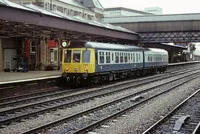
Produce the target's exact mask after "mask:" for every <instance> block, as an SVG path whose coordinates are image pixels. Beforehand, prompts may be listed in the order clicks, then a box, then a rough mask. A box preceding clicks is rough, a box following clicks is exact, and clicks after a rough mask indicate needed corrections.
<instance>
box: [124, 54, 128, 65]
mask: <svg viewBox="0 0 200 134" xmlns="http://www.w3.org/2000/svg"><path fill="white" fill-rule="evenodd" d="M124 59H125V60H124V61H125V63H127V62H128V57H127V53H124Z"/></svg>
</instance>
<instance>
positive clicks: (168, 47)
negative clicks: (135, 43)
mask: <svg viewBox="0 0 200 134" xmlns="http://www.w3.org/2000/svg"><path fill="white" fill-rule="evenodd" d="M142 47H145V48H146V47H147V48H149V47H152V48H161V49H165V50H168V51H182V50H187V47H184V46H181V45H172V44H169V43H154V44H153V43H152V44H150V43H149V44H143V45H142Z"/></svg>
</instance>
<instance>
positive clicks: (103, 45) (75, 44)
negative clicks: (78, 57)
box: [68, 41, 144, 50]
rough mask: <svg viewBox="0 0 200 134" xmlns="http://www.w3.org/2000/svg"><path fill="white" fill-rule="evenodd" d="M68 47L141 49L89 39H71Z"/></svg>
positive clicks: (140, 48)
mask: <svg viewBox="0 0 200 134" xmlns="http://www.w3.org/2000/svg"><path fill="white" fill-rule="evenodd" d="M68 48H95V49H113V50H143V49H144V48H142V47H137V46H130V45H120V44H111V43H100V42H90V41H71V43H70V46H69V47H68Z"/></svg>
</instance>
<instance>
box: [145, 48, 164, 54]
mask: <svg viewBox="0 0 200 134" xmlns="http://www.w3.org/2000/svg"><path fill="white" fill-rule="evenodd" d="M145 50H147V51H153V52H157V53H163V54H165V53H168V52H167V51H166V50H164V49H160V48H146V49H145Z"/></svg>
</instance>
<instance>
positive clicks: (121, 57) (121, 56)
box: [120, 53, 124, 63]
mask: <svg viewBox="0 0 200 134" xmlns="http://www.w3.org/2000/svg"><path fill="white" fill-rule="evenodd" d="M123 62H124V57H123V53H120V63H123Z"/></svg>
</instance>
